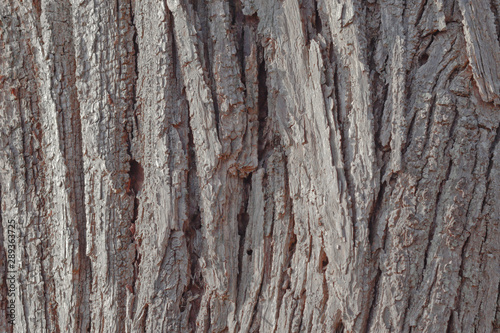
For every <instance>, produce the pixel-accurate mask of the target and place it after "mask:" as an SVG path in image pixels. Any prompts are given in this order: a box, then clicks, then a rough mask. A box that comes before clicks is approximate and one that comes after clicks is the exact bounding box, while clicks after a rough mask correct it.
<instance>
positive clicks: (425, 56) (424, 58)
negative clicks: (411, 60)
mask: <svg viewBox="0 0 500 333" xmlns="http://www.w3.org/2000/svg"><path fill="white" fill-rule="evenodd" d="M427 60H429V55H428V54H427V53H424V54H422V55H421V56H420V59H418V63H419V65H420V66H423V65H425V63H426V62H427Z"/></svg>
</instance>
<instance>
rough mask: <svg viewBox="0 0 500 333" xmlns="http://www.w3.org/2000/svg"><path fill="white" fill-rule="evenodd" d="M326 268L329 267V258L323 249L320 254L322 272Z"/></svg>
mask: <svg viewBox="0 0 500 333" xmlns="http://www.w3.org/2000/svg"><path fill="white" fill-rule="evenodd" d="M326 266H328V257H327V255H326V253H325V251H324V250H323V249H321V252H320V254H319V270H320V272H322V271H324V270H325V269H326Z"/></svg>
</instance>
